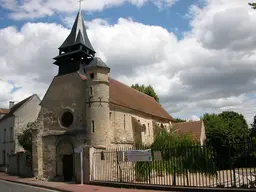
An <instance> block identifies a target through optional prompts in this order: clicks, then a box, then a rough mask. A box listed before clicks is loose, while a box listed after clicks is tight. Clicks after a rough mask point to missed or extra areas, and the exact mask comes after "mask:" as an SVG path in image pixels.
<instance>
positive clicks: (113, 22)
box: [0, 0, 256, 123]
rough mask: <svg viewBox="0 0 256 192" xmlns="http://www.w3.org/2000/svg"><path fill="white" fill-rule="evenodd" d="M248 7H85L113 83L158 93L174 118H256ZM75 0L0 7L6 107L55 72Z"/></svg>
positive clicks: (241, 2)
mask: <svg viewBox="0 0 256 192" xmlns="http://www.w3.org/2000/svg"><path fill="white" fill-rule="evenodd" d="M248 2H249V1H247V0H232V1H230V0H84V1H83V2H82V4H81V7H82V11H83V16H84V18H85V22H86V26H87V32H88V36H89V38H90V40H91V43H92V45H93V47H94V49H95V50H96V52H97V56H98V57H101V59H102V60H103V61H104V62H105V63H106V64H107V65H108V66H109V67H110V68H111V73H110V76H111V77H113V78H115V79H117V80H119V81H121V82H123V83H125V84H127V85H131V84H134V83H139V84H145V85H152V86H153V88H154V89H155V91H156V93H157V94H158V96H159V97H160V103H161V105H162V106H163V107H164V108H165V109H166V110H167V111H168V112H169V113H170V114H171V115H172V116H173V117H175V118H183V119H186V120H197V119H199V118H200V117H201V116H202V115H203V114H205V113H219V112H221V111H227V110H233V111H236V112H239V113H241V114H243V115H244V116H245V118H246V120H247V121H248V123H250V122H252V120H253V116H254V115H256V10H253V9H251V8H250V7H249V5H248ZM78 7H79V3H78V1H77V0H62V1H61V3H60V1H59V0H26V1H23V0H0V42H1V43H0V72H1V73H0V74H1V75H0V107H8V102H9V101H10V100H13V101H15V102H19V101H20V100H22V99H24V98H26V97H28V96H30V95H31V94H34V93H36V94H38V95H39V96H40V98H43V96H44V94H45V92H46V90H47V88H48V87H49V85H50V83H51V81H52V79H53V77H54V76H55V75H57V66H55V65H53V59H52V58H53V57H55V56H57V55H58V47H59V46H60V45H61V44H62V42H63V41H64V40H65V38H66V37H67V36H68V34H69V32H70V28H71V27H72V24H73V22H74V20H75V16H76V14H77V11H78Z"/></svg>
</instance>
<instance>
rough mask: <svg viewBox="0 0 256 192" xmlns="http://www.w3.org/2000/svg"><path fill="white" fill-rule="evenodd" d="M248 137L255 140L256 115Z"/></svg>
mask: <svg viewBox="0 0 256 192" xmlns="http://www.w3.org/2000/svg"><path fill="white" fill-rule="evenodd" d="M250 132H251V133H250V136H251V137H252V138H256V115H255V116H254V118H253V123H252V124H251V131H250Z"/></svg>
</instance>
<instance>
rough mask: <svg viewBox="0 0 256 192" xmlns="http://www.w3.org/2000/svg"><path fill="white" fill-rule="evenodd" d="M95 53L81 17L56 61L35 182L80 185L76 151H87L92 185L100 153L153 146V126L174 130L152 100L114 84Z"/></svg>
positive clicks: (36, 142) (37, 137) (42, 117)
mask: <svg viewBox="0 0 256 192" xmlns="http://www.w3.org/2000/svg"><path fill="white" fill-rule="evenodd" d="M95 53H96V52H95V51H94V49H93V47H92V45H91V43H90V41H89V39H88V37H87V33H86V31H85V25H84V21H83V18H82V13H81V11H79V12H78V14H77V17H76V21H75V22H74V25H73V27H72V30H71V33H70V35H69V36H68V37H67V39H66V40H65V41H64V43H63V44H62V45H61V47H60V48H59V55H58V56H57V57H55V58H54V59H55V60H56V61H55V62H54V64H56V65H57V66H58V67H59V73H58V75H57V76H55V77H54V79H53V81H52V83H51V85H50V86H49V88H48V90H47V92H46V94H45V96H44V98H43V100H42V102H41V111H40V113H39V116H38V119H37V121H36V122H35V123H34V124H33V129H34V130H33V138H32V141H33V150H32V151H33V154H32V155H33V170H34V176H37V177H41V178H46V179H56V180H59V179H60V180H63V179H64V180H79V179H80V162H79V158H80V157H79V155H80V154H77V153H74V149H78V148H79V147H80V146H82V147H83V148H84V153H83V155H84V156H83V157H82V158H83V163H84V167H83V170H84V181H87V180H88V179H89V178H90V175H91V172H92V166H91V165H92V164H93V161H94V160H93V159H92V157H93V156H94V155H93V154H94V153H95V152H97V151H98V150H99V151H106V148H111V147H124V146H125V147H131V146H134V145H135V144H138V143H139V144H142V143H145V144H150V143H152V141H153V137H154V132H155V128H154V127H155V126H154V125H157V124H158V125H159V126H160V125H161V126H162V127H163V128H164V127H169V126H171V122H170V121H171V120H172V117H171V116H170V115H169V114H168V113H167V112H166V111H165V110H164V109H163V108H162V107H161V106H160V105H159V104H158V103H157V102H156V101H155V100H154V99H153V98H152V97H149V96H148V95H145V94H143V93H141V92H138V91H135V90H134V89H132V88H130V87H128V86H126V85H124V84H122V83H120V82H118V81H116V80H113V79H111V78H110V77H109V72H110V68H109V67H108V66H107V65H106V64H105V63H104V62H103V61H102V60H101V59H100V58H98V57H95ZM120 94H122V97H121V96H120ZM132 98H133V99H132ZM135 101H136V102H135ZM142 111H143V112H142ZM152 114H154V115H152ZM106 158H110V157H108V156H106ZM94 165H95V163H94Z"/></svg>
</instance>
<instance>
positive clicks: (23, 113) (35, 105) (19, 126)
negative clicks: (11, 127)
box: [14, 96, 41, 153]
mask: <svg viewBox="0 0 256 192" xmlns="http://www.w3.org/2000/svg"><path fill="white" fill-rule="evenodd" d="M40 102H41V100H40V99H39V98H38V97H37V96H33V97H32V98H31V99H30V100H29V101H27V102H26V103H25V104H24V105H23V106H22V107H21V108H20V109H18V110H17V111H16V112H15V117H16V118H15V131H14V137H15V153H17V152H22V151H24V149H23V148H22V147H21V146H20V145H19V142H18V139H17V137H18V135H19V134H21V133H22V132H23V131H24V130H25V129H26V128H27V124H28V123H31V122H34V121H35V120H36V119H37V117H38V114H39V111H40V108H41V106H40V105H39V104H40Z"/></svg>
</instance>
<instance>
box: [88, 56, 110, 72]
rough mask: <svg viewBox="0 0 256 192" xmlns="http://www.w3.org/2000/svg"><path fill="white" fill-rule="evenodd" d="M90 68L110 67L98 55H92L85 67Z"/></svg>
mask: <svg viewBox="0 0 256 192" xmlns="http://www.w3.org/2000/svg"><path fill="white" fill-rule="evenodd" d="M90 68H105V69H108V70H109V71H110V68H109V67H108V66H107V65H106V64H105V63H104V62H103V61H102V60H101V58H99V57H94V58H93V60H92V61H91V62H90V63H89V65H87V66H86V69H90Z"/></svg>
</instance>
